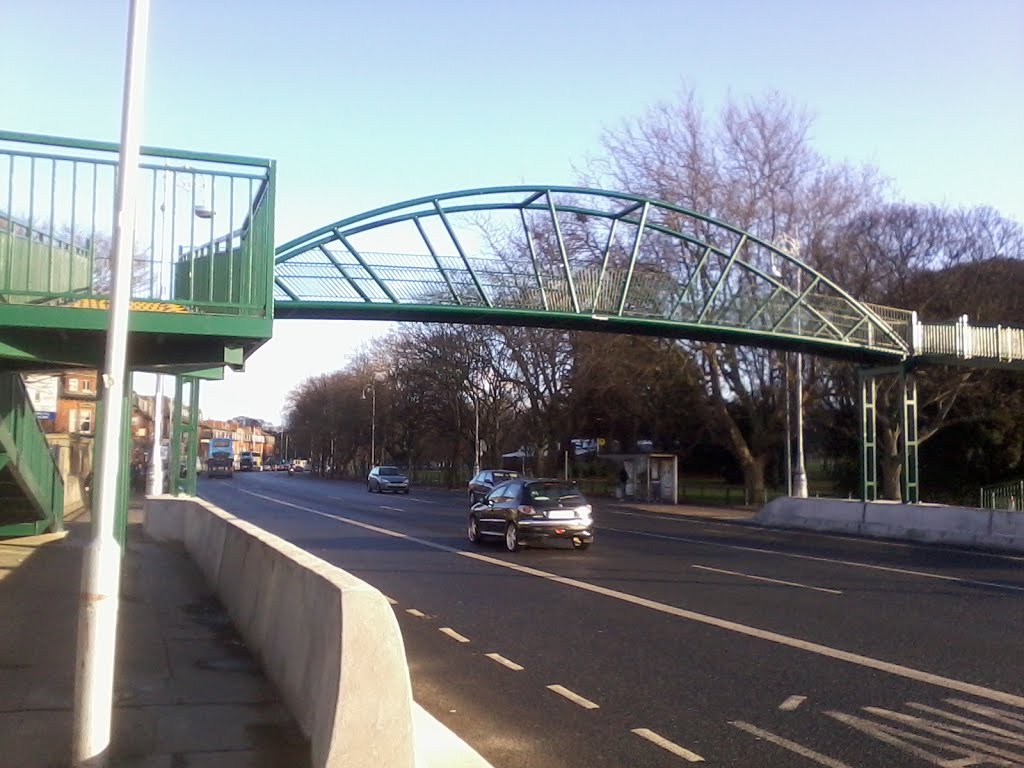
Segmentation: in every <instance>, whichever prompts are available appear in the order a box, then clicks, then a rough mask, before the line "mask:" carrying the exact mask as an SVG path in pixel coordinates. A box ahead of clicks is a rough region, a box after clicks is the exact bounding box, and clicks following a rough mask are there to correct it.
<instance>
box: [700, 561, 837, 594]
mask: <svg viewBox="0 0 1024 768" xmlns="http://www.w3.org/2000/svg"><path fill="white" fill-rule="evenodd" d="M690 567H691V568H696V569H698V570H701V571H713V572H714V573H727V574H729V575H730V576H742V577H743V578H744V579H754V580H755V581H768V582H771V583H772V584H784V585H785V586H787V587H799V588H800V589H813V590H814V591H815V592H828V593H829V594H830V595H841V594H843V593H842V592H841V591H840V590H838V589H826V588H825V587H812V586H810V585H808V584H801V583H800V582H798V581H782V580H781V579H769V578H768V577H767V576H754V575H753V574H750V573H740V572H739V571H726V570H724V569H722V568H711V567H710V566H707V565H691V566H690Z"/></svg>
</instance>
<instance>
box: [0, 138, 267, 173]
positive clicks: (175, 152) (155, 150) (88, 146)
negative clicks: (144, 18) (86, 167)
mask: <svg viewBox="0 0 1024 768" xmlns="http://www.w3.org/2000/svg"><path fill="white" fill-rule="evenodd" d="M0 141H3V142H11V143H18V144H38V145H40V146H50V147H60V148H61V149H79V150H84V151H86V152H110V153H112V154H114V155H116V154H117V153H118V151H119V149H120V145H119V144H115V143H112V142H107V141H91V140H88V139H72V138H67V137H64V136H52V135H48V134H41V133H21V132H18V131H0ZM139 153H140V154H142V155H144V156H152V155H155V156H158V157H167V158H174V159H177V160H189V161H196V162H203V163H224V164H227V165H251V166H256V167H259V168H269V167H270V166H271V164H272V163H273V161H272V160H268V159H266V158H261V157H246V156H243V155H223V154H214V153H209V152H191V151H186V150H181V149H168V148H166V147H140V148H139ZM83 159H87V160H88V161H89V162H95V159H94V157H92V156H89V155H86V156H84V157H83Z"/></svg>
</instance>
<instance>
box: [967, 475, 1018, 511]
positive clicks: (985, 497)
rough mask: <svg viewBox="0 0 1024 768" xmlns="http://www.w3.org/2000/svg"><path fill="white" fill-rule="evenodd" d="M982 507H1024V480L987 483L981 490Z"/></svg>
mask: <svg viewBox="0 0 1024 768" xmlns="http://www.w3.org/2000/svg"><path fill="white" fill-rule="evenodd" d="M978 495H979V497H980V501H979V504H978V506H980V507H981V508H982V509H1010V510H1020V509H1024V480H1014V481H1012V482H1009V483H999V484H998V485H986V486H983V487H982V488H981V490H980V491H979V494H978Z"/></svg>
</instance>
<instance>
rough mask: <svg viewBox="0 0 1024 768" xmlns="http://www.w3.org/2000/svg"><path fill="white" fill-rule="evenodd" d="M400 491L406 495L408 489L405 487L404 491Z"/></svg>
mask: <svg viewBox="0 0 1024 768" xmlns="http://www.w3.org/2000/svg"><path fill="white" fill-rule="evenodd" d="M402 493H404V494H405V495H406V496H408V495H409V489H408V488H406V489H405V490H404V491H402Z"/></svg>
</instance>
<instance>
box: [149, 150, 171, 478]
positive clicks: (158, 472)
mask: <svg viewBox="0 0 1024 768" xmlns="http://www.w3.org/2000/svg"><path fill="white" fill-rule="evenodd" d="M155 178H156V177H154V184H155V183H156V181H155ZM170 183H171V176H170V172H169V171H168V170H167V168H166V167H165V168H164V185H163V189H162V190H161V197H160V246H159V252H160V257H159V261H158V262H157V263H158V264H159V265H160V266H159V270H160V271H159V273H158V275H157V282H156V286H157V295H156V298H157V299H161V300H162V299H163V298H165V297H164V261H165V260H166V259H165V254H166V249H165V246H166V243H167V198H168V196H169V195H168V194H167V193H168V188H169V187H170ZM163 443H164V377H163V374H160V373H158V374H156V391H155V392H154V393H153V448H152V450H151V451H150V458H149V492H150V494H151V495H153V496H156V495H158V494H161V493H163V492H164V453H163Z"/></svg>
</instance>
